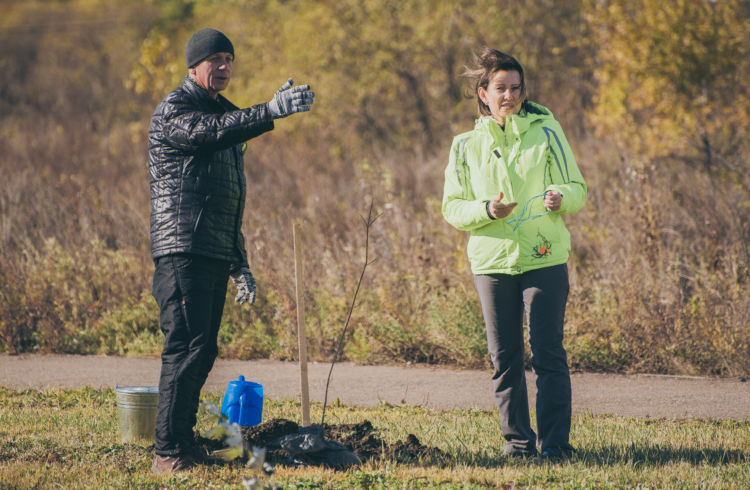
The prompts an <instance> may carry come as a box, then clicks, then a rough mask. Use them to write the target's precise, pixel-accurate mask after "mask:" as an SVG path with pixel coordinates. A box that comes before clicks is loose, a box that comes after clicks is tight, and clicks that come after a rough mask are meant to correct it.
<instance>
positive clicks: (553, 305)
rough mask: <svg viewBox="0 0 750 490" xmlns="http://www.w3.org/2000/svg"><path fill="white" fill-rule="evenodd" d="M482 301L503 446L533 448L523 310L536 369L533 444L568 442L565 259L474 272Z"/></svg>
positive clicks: (561, 445) (568, 397)
mask: <svg viewBox="0 0 750 490" xmlns="http://www.w3.org/2000/svg"><path fill="white" fill-rule="evenodd" d="M474 284H475V286H476V288H477V292H478V294H479V299H480V302H481V303H482V313H483V315H484V321H485V326H486V328H487V346H488V348H489V351H490V357H491V360H492V365H493V367H494V373H493V376H492V380H493V388H494V391H495V400H496V402H497V407H498V412H499V415H500V426H501V430H502V433H503V436H504V437H505V439H506V440H507V441H508V443H507V445H508V446H509V448H508V449H512V450H515V451H533V450H534V449H535V446H536V443H537V440H536V439H537V435H536V434H535V433H534V431H533V430H532V428H531V424H530V420H529V401H528V395H527V391H526V376H525V373H524V365H523V359H524V356H523V352H524V340H523V312H524V310H525V312H526V319H527V323H528V325H529V341H530V344H531V355H532V357H531V366H532V368H533V369H534V372H535V373H536V375H537V381H536V385H537V396H536V420H537V430H538V432H539V446H540V447H541V448H542V450H544V449H547V448H549V447H559V448H568V447H570V445H569V443H568V439H569V435H570V422H571V404H572V403H571V390H570V372H569V370H568V361H567V356H566V353H565V349H564V348H563V344H562V342H563V320H564V317H565V304H566V302H567V299H568V289H569V286H568V267H567V265H565V264H562V265H558V266H553V267H546V268H543V269H537V270H534V271H529V272H525V273H523V274H519V275H505V274H489V275H477V276H474Z"/></svg>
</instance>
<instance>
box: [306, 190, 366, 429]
mask: <svg viewBox="0 0 750 490" xmlns="http://www.w3.org/2000/svg"><path fill="white" fill-rule="evenodd" d="M372 207H373V204H372V201H370V211H369V212H368V213H367V219H365V218H364V217H363V216H360V218H362V222H363V223H364V225H365V263H364V265H363V266H362V273H361V274H360V275H359V281H358V282H357V289H356V290H355V291H354V297H353V298H352V304H351V306H350V307H349V314H348V315H347V317H346V323H344V330H343V331H342V332H341V336H340V337H339V341H338V344H337V345H336V352H335V353H334V355H333V360H332V361H331V369H330V370H329V371H328V379H327V380H326V391H325V397H324V398H323V416H322V417H321V418H320V425H321V426H322V425H323V423H324V422H325V420H326V405H327V404H328V385H330V384H331V374H332V373H333V366H334V365H335V364H336V361H337V360H338V358H339V355H340V354H341V349H342V347H343V345H344V338H345V337H346V330H347V329H348V328H349V320H351V318H352V311H354V305H355V304H356V302H357V294H358V293H359V288H360V286H362V279H363V278H364V277H365V270H366V269H367V266H368V265H370V264H371V263H372V262H369V252H370V227H371V226H372V224H373V223H375V221H376V220H377V219H378V218H380V216H381V215H380V214H378V215H377V216H373V214H372ZM373 262H374V260H373Z"/></svg>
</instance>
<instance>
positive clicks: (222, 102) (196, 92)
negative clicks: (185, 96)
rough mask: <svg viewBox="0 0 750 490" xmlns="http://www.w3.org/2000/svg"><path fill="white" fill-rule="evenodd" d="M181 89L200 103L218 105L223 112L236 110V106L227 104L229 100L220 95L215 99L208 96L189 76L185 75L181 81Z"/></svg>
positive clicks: (206, 91)
mask: <svg viewBox="0 0 750 490" xmlns="http://www.w3.org/2000/svg"><path fill="white" fill-rule="evenodd" d="M182 88H183V89H184V90H185V91H186V92H187V93H189V94H190V95H192V96H194V97H196V98H198V99H200V100H202V101H205V102H207V103H210V104H218V105H219V107H221V108H222V109H223V110H225V111H233V110H236V109H237V106H235V105H234V104H232V103H231V102H229V99H227V98H226V97H224V96H223V95H221V94H217V95H216V98H215V99H214V98H213V97H211V96H210V95H208V90H206V89H204V88H203V87H201V86H200V85H198V83H197V82H196V81H195V80H193V79H192V78H190V75H186V76H185V78H184V79H183V80H182Z"/></svg>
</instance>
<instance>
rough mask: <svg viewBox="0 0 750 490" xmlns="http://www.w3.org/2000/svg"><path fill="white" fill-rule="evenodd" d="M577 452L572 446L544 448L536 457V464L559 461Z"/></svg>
mask: <svg viewBox="0 0 750 490" xmlns="http://www.w3.org/2000/svg"><path fill="white" fill-rule="evenodd" d="M575 452H576V450H575V449H574V448H573V447H572V446H565V447H559V446H556V447H548V448H547V449H543V450H542V453H541V454H540V455H539V456H537V457H536V458H534V463H536V464H547V463H549V464H554V463H559V462H561V461H563V460H565V459H568V458H570V457H571V456H573V454H575Z"/></svg>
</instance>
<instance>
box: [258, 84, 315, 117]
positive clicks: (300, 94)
mask: <svg viewBox="0 0 750 490" xmlns="http://www.w3.org/2000/svg"><path fill="white" fill-rule="evenodd" d="M292 85H294V80H292V79H291V78H290V79H289V80H287V82H286V83H285V84H284V85H283V86H282V87H281V88H280V89H279V90H277V91H276V93H275V94H274V95H273V99H271V102H269V103H268V112H270V113H271V117H272V118H274V119H279V118H280V117H287V116H290V115H292V114H294V113H295V112H307V111H309V110H310V107H311V106H312V103H313V99H314V98H315V92H310V91H309V90H310V86H309V85H297V86H296V87H294V88H292Z"/></svg>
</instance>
